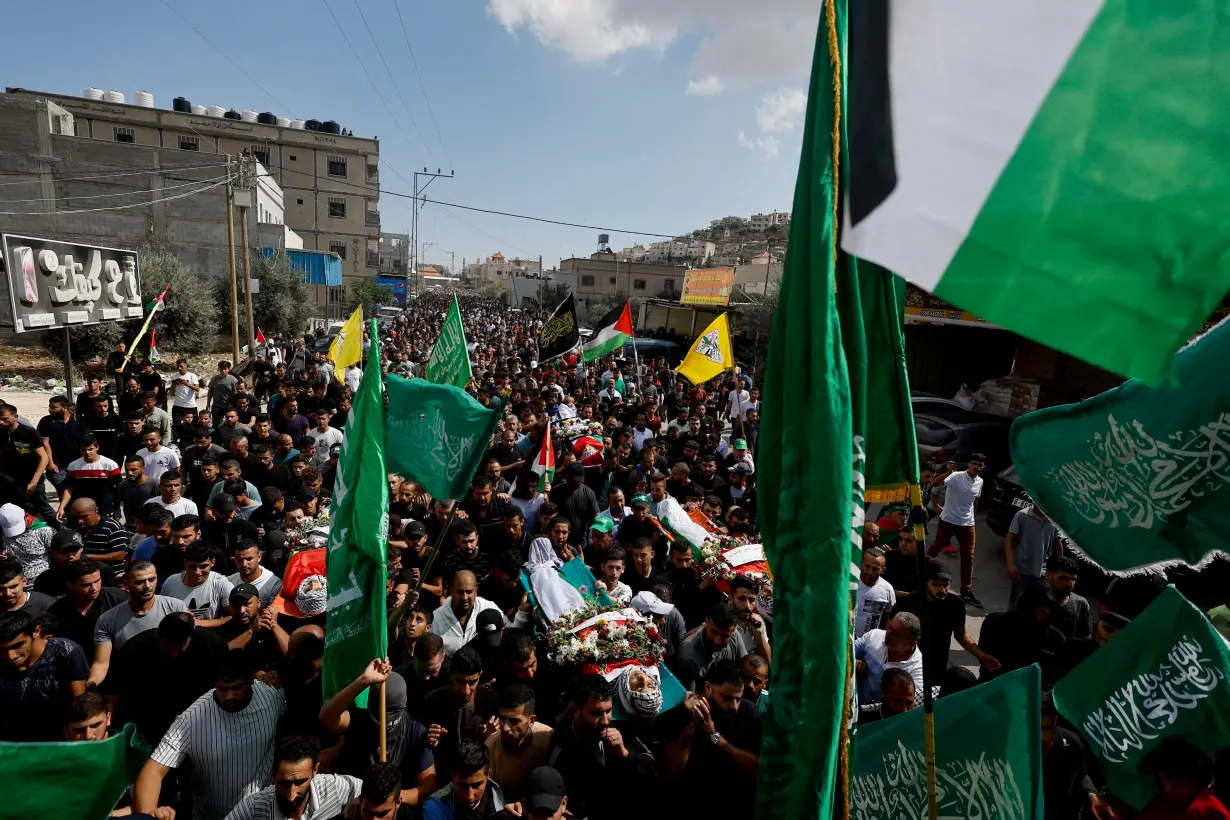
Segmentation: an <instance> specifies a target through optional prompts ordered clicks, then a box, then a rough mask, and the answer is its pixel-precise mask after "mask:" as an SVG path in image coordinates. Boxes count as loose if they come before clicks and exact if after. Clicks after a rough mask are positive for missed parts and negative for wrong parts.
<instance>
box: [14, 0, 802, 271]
mask: <svg viewBox="0 0 1230 820" xmlns="http://www.w3.org/2000/svg"><path fill="white" fill-rule="evenodd" d="M356 2H357V4H358V5H356ZM395 2H396V3H397V4H398V5H397V7H396V8H395V6H394V3H395ZM327 3H328V5H327V6H326V0H263V2H250V0H249V1H248V2H240V1H239V0H213V2H210V3H188V2H186V0H165V2H164V0H125V1H124V2H122V3H105V4H100V3H98V2H97V0H39V2H37V3H20V4H14V6H13V8H10V9H9V10H8V14H7V17H6V23H7V25H6V28H7V30H8V31H10V32H12V33H16V32H25V34H24V35H23V36H11V37H9V38H7V41H6V43H5V54H4V59H3V61H2V65H3V79H4V85H10V86H22V87H25V88H34V89H39V90H45V91H55V92H60V93H73V94H80V93H81V91H82V89H84V88H85V87H86V86H96V87H98V88H115V89H118V90H122V91H123V92H124V93H125V94H126V95H127V96H128V99H129V100H131V99H132V94H133V92H134V91H136V90H138V89H145V90H148V91H150V92H152V93H153V94H154V96H155V100H156V103H157V105H158V106H159V107H170V101H171V99H172V98H173V97H176V96H179V95H182V96H185V97H187V98H189V99H190V100H192V101H193V102H194V103H200V104H204V105H210V104H215V103H216V104H218V105H223V106H226V107H234V108H236V109H239V110H242V109H245V108H253V109H256V110H257V111H266V110H268V111H273V112H275V113H277V114H282V115H287V116H292V115H293V116H298V117H299V118H302V119H309V118H315V119H320V120H326V119H334V120H337V121H338V122H340V123H342V124H343V126H344V127H347V128H350V129H352V130H353V131H354V132H355V134H356V135H362V136H374V135H378V136H379V137H380V144H381V154H382V158H383V160H384V161H385V163H386V164H385V167H384V168H383V169H382V180H381V183H382V186H383V187H384V188H386V189H389V190H397V191H409V190H410V184H409V183H408V182H405V181H403V180H402V179H400V178H399V177H398V176H397V173H395V171H397V172H400V173H401V174H402V175H404V176H405V177H407V178H409V177H410V173H411V172H412V171H413V170H415V169H420V168H422V167H424V166H427V167H430V168H432V169H433V170H434V169H435V168H437V167H442V168H444V169H445V170H448V169H449V168H452V169H455V171H456V174H457V176H456V178H455V179H453V180H442V181H437V182H436V183H434V184H433V189H432V191H431V193H432V194H433V195H435V196H438V197H439V198H441V199H444V200H446V201H450V202H458V203H462V204H467V205H475V206H479V207H486V208H492V209H496V210H503V211H513V212H517V213H527V214H534V215H539V216H545V217H550V218H555V219H563V220H568V221H575V222H583V223H587V224H592V225H601V226H608V227H613V228H624V229H631V230H641V231H650V232H655V233H667V234H670V233H680V232H683V231H687V230H690V229H693V228H696V227H702V226H705V225H707V224H708V221H709V220H710V219H715V218H718V217H721V216H726V215H729V214H736V215H742V216H746V215H748V214H750V213H753V212H757V211H768V210H772V209H774V208H777V209H788V208H789V207H790V202H791V198H792V193H793V188H794V176H795V171H796V169H797V165H798V148H799V138H800V135H801V128H802V123H801V117H800V115H801V113H802V105H803V102H804V91H805V88H806V81H807V72H808V67H809V64H810V61H811V47H812V43H813V38H814V33H815V28H816V21H817V19H818V15H819V7H820V0H761V2H760V3H748V2H746V0H447V2H428V0H327ZM168 5H169V6H171V7H172V8H174V9H175V10H177V11H178V12H179V13H180V14H182V15H183V16H184V17H186V18H187V19H188V20H190V21H191V22H192V23H193V24H194V25H196V26H197V27H198V28H199V29H200V30H201V32H202V33H204V34H205V36H207V37H208V38H209V39H211V40H212V41H213V42H214V43H216V44H217V45H218V46H219V47H221V49H222V50H223V51H225V52H226V53H227V55H229V57H230V58H231V59H233V60H234V61H235V62H236V63H238V64H239V65H240V66H241V67H242V68H243V69H244V70H245V71H247V72H248V73H249V74H251V75H252V76H253V77H254V78H255V79H256V80H257V81H259V83H260V84H261V85H263V86H264V88H265V89H267V90H268V91H269V92H270V93H271V94H272V95H273V97H276V99H277V100H278V101H279V102H280V104H279V102H275V101H274V100H273V99H271V98H270V96H269V95H267V94H266V93H265V92H264V91H262V90H261V89H260V88H258V87H257V86H256V85H255V84H254V83H253V82H252V81H251V80H249V79H248V78H246V77H245V76H244V75H243V74H242V73H240V72H239V71H238V70H236V69H235V68H234V67H233V66H232V65H231V64H230V63H228V62H227V60H226V58H224V57H223V56H222V55H221V54H219V53H218V51H216V50H215V49H214V48H213V47H211V46H210V45H208V44H207V43H205V42H204V41H203V40H202V39H201V38H200V37H199V36H197V34H196V33H194V32H193V31H192V30H191V29H190V28H188V27H187V26H185V25H184V24H183V23H182V22H181V21H180V19H179V18H178V17H176V16H175V14H174V13H173V12H172V11H171V10H170V9H169V8H168ZM360 7H361V8H362V13H363V15H365V16H366V19H367V23H368V25H370V27H371V30H372V32H373V33H374V35H375V38H376V41H377V43H378V44H379V48H380V50H381V52H382V53H383V56H384V58H385V60H386V61H387V65H388V71H387V72H386V69H385V66H384V65H383V64H382V63H381V60H380V57H379V56H378V55H377V53H376V49H375V47H374V46H373V44H372V40H371V38H370V37H369V35H368V31H367V29H366V28H365V27H364V24H363V21H362V19H361V18H360V15H359V11H358V8H360ZM103 8H106V11H102V9H103ZM329 8H332V10H333V12H334V13H335V14H336V15H337V18H338V20H339V21H340V22H341V25H342V27H343V28H344V29H345V31H346V34H347V35H348V36H349V38H350V41H351V42H352V43H353V44H354V47H355V48H356V49H357V50H358V53H359V55H360V57H361V59H362V60H363V63H364V64H365V65H366V68H367V72H368V73H369V74H370V75H371V78H372V80H374V82H375V84H376V86H377V87H378V88H379V93H380V94H382V95H383V96H384V99H385V101H386V102H387V104H388V110H386V108H385V105H384V104H382V103H381V100H380V97H379V96H377V93H376V91H374V90H373V88H372V85H371V84H370V83H369V81H368V79H367V78H366V77H365V76H364V73H363V70H362V69H361V68H360V67H359V64H358V63H357V62H356V59H355V56H354V55H353V54H352V53H351V51H350V49H349V48H348V47H347V45H346V43H345V41H344V40H343V39H342V37H341V35H340V34H339V33H338V29H337V26H336V25H335V23H334V21H333V18H332V17H331V16H330V14H329ZM397 9H400V11H401V16H402V19H404V20H405V23H406V28H407V31H408V34H409V39H410V44H411V45H412V46H413V48H414V56H415V58H416V60H417V64H418V68H419V70H420V72H421V76H422V83H423V85H424V86H425V88H426V92H427V98H428V99H429V100H430V112H429V109H428V104H427V102H426V100H425V98H424V94H423V91H422V89H421V88H420V82H419V77H418V76H417V75H416V74H415V70H414V67H413V64H412V62H411V57H410V52H409V50H408V48H407V44H406V38H405V36H404V35H403V33H402V28H401V25H400V23H399V21H398V16H397ZM390 74H391V75H392V78H393V79H390ZM394 81H395V82H396V88H395V87H394ZM398 92H400V96H399V93H398ZM403 99H404V101H405V105H403V102H402V100H403ZM407 109H408V110H407ZM390 111H391V115H390ZM432 113H434V120H433V116H432ZM411 116H413V118H414V124H412V122H411ZM416 125H417V128H416ZM437 125H438V133H437ZM403 134H404V135H403ZM409 206H410V203H409V201H408V200H401V199H397V198H394V197H389V196H384V197H382V198H381V211H382V213H383V225H384V229H385V230H388V231H406V230H408V229H409V223H410V207H409ZM420 229H421V232H422V234H423V236H422V238H423V240H424V241H425V242H433V243H435V244H434V246H432V247H429V248H428V249H427V251H426V253H425V254H424V259H425V261H428V262H444V263H448V261H449V252H450V251H453V252H455V253H456V259H457V263H458V264H460V263H461V260H462V259H463V258H464V259H467V260H471V261H472V260H473V259H475V258H476V257H479V256H487V255H489V254H491V253H493V252H494V251H496V250H502V251H503V252H504V253H505V255H508V256H513V255H528V256H536V255H539V254H541V255H542V256H543V257H544V260H545V261H546V262H547V264H548V266H550V265H551V264H553V263H554V262H556V261H557V260H558V259H559V258H561V257H567V256H571V255H574V254H576V255H582V254H587V253H589V252H592V250H593V249H594V247H595V244H596V241H597V237H596V233H597V232H596V231H589V230H584V229H575V228H564V227H558V226H549V225H543V224H539V223H532V222H526V221H523V220H516V219H510V218H505V217H499V216H491V215H485V214H477V213H470V212H458V211H455V210H452V209H446V208H442V207H440V206H433V205H428V206H427V207H426V208H425V209H424V211H423V214H422V216H421V217H420ZM637 241H638V237H636V236H633V235H629V234H620V233H613V235H612V237H611V242H612V244H613V245H614V246H615V247H617V248H619V247H624V246H626V245H631V244H634V243H635V242H637ZM639 241H651V240H649V239H640V240H639Z"/></svg>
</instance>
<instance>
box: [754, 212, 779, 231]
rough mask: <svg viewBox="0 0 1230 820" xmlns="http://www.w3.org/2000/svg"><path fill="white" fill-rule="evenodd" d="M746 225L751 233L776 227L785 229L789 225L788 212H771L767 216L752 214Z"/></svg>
mask: <svg viewBox="0 0 1230 820" xmlns="http://www.w3.org/2000/svg"><path fill="white" fill-rule="evenodd" d="M747 223H748V227H750V228H751V229H752V230H753V231H764V230H768V229H769V228H772V227H774V226H778V225H780V226H781V227H786V226H787V225H789V224H790V212H789V211H785V212H781V213H779V212H778V211H773V212H772V213H768V214H752V216H751V218H749V219H748V220H747Z"/></svg>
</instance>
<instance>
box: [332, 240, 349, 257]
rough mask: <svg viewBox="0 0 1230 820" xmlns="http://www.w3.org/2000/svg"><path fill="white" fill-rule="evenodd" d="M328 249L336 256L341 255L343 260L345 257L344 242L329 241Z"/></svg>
mask: <svg viewBox="0 0 1230 820" xmlns="http://www.w3.org/2000/svg"><path fill="white" fill-rule="evenodd" d="M329 250H331V251H333V252H334V253H336V254H337V255H338V256H340V257H342V259H343V260H345V259H346V243H345V242H330V243H329Z"/></svg>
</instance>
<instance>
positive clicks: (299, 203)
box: [295, 199, 303, 205]
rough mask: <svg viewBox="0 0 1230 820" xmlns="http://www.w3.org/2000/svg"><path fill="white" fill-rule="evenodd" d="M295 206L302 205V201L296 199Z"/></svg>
mask: <svg viewBox="0 0 1230 820" xmlns="http://www.w3.org/2000/svg"><path fill="white" fill-rule="evenodd" d="M295 204H296V205H302V204H303V200H302V199H296V200H295Z"/></svg>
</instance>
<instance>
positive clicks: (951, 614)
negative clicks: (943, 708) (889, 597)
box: [893, 558, 1001, 694]
mask: <svg viewBox="0 0 1230 820" xmlns="http://www.w3.org/2000/svg"><path fill="white" fill-rule="evenodd" d="M951 585H952V574H951V573H950V572H949V571H948V567H947V566H946V565H945V564H944V562H943V561H940V560H939V559H938V558H931V559H928V561H927V594H926V596H922V595H910V596H909V597H907V598H903V599H902V600H900V601H898V602H897V608H896V609H895V610H894V613H893V614H896V613H898V612H912V613H913V614H915V615H917V616H918V618H919V619H920V620H921V621H922V624H923V636H922V641H921V643H920V647H921V649H922V655H923V674H924V676H925V678H926V681H927V685H928V686H934V685H936V684H939V685H940V687H941V691H942V692H944V694H951V693H952V692H954V691H960V690H961V689H965V688H968V687H969V686H970V685H972V684H973V676H972V675H971V674H970V673H969V672H968V671H967V670H965V669H963V668H962V667H959V666H952V667H951V668H950V667H949V663H948V650H949V647H950V646H951V645H952V640H953V638H956V640H957V643H958V644H960V645H961V647H962V648H963V649H965V650H966V651H967V652H969V653H970V654H971V655H973V656H974V657H975V658H977V660H978V662H979V663H980V664H982V666H983V667H984V668H985V669H986V670H987V671H988V672H995V671H996V670H998V669H999V668H1000V666H1001V664H1000V662H999V661H998V660H997V659H995V658H994V657H992V656H991V655H988V654H987V653H986V652H983V651H982V649H981V648H980V647H979V646H978V644H977V643H976V642H975V641H974V639H973V638H972V637H971V636H970V634H969V630H967V629H966V628H965V602H964V601H962V600H961V599H960V598H959V597H958V596H956V595H953V594H952V593H951V591H950V590H949V587H950V586H951Z"/></svg>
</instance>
